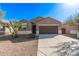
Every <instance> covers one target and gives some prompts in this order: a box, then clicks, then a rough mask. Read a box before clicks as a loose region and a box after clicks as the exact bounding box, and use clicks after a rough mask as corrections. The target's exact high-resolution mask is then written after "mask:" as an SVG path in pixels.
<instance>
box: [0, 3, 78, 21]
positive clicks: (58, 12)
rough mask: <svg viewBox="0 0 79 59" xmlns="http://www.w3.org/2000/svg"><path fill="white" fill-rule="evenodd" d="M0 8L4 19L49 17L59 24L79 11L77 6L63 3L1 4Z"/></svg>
mask: <svg viewBox="0 0 79 59" xmlns="http://www.w3.org/2000/svg"><path fill="white" fill-rule="evenodd" d="M0 8H1V9H2V10H3V11H4V12H5V16H4V19H6V20H7V21H8V20H13V19H14V20H21V19H27V20H32V19H33V18H35V17H38V16H41V17H51V18H55V19H57V20H59V21H61V22H63V21H65V20H66V19H67V18H68V17H69V16H71V15H73V14H74V13H75V12H78V11H79V7H78V5H68V4H63V3H1V4H0Z"/></svg>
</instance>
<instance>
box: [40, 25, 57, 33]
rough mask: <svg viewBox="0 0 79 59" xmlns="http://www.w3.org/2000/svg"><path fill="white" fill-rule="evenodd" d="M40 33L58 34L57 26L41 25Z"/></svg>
mask: <svg viewBox="0 0 79 59" xmlns="http://www.w3.org/2000/svg"><path fill="white" fill-rule="evenodd" d="M39 33H40V34H58V27H57V26H40V27H39Z"/></svg>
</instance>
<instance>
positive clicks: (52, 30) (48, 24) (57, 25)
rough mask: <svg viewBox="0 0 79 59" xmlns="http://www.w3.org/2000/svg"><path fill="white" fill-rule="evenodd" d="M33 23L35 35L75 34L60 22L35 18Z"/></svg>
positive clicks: (69, 27)
mask: <svg viewBox="0 0 79 59" xmlns="http://www.w3.org/2000/svg"><path fill="white" fill-rule="evenodd" d="M33 23H34V26H36V33H37V34H76V33H72V32H74V31H73V29H74V28H73V27H71V26H69V25H66V24H62V23H61V22H60V21H57V20H56V19H53V18H50V17H47V18H42V17H37V18H35V20H33ZM71 31H72V32H71Z"/></svg>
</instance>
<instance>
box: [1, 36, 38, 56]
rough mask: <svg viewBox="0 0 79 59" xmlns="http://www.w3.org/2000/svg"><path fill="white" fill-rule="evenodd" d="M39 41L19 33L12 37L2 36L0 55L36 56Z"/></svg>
mask: <svg viewBox="0 0 79 59" xmlns="http://www.w3.org/2000/svg"><path fill="white" fill-rule="evenodd" d="M37 46H38V41H37V39H35V38H29V37H28V36H27V35H19V37H18V38H16V39H12V37H11V36H3V37H0V56H36V55H37Z"/></svg>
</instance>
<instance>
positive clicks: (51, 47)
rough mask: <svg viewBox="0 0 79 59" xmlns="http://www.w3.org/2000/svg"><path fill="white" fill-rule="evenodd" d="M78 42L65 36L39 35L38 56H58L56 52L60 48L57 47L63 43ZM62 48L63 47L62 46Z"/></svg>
mask: <svg viewBox="0 0 79 59" xmlns="http://www.w3.org/2000/svg"><path fill="white" fill-rule="evenodd" d="M71 41H78V40H77V39H75V38H72V37H68V36H64V35H49V34H48V35H42V34H41V35H39V39H38V52H37V55H38V56H58V53H57V52H55V51H57V50H58V48H55V47H56V46H58V45H60V44H62V43H63V42H71ZM60 47H61V46H60Z"/></svg>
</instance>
